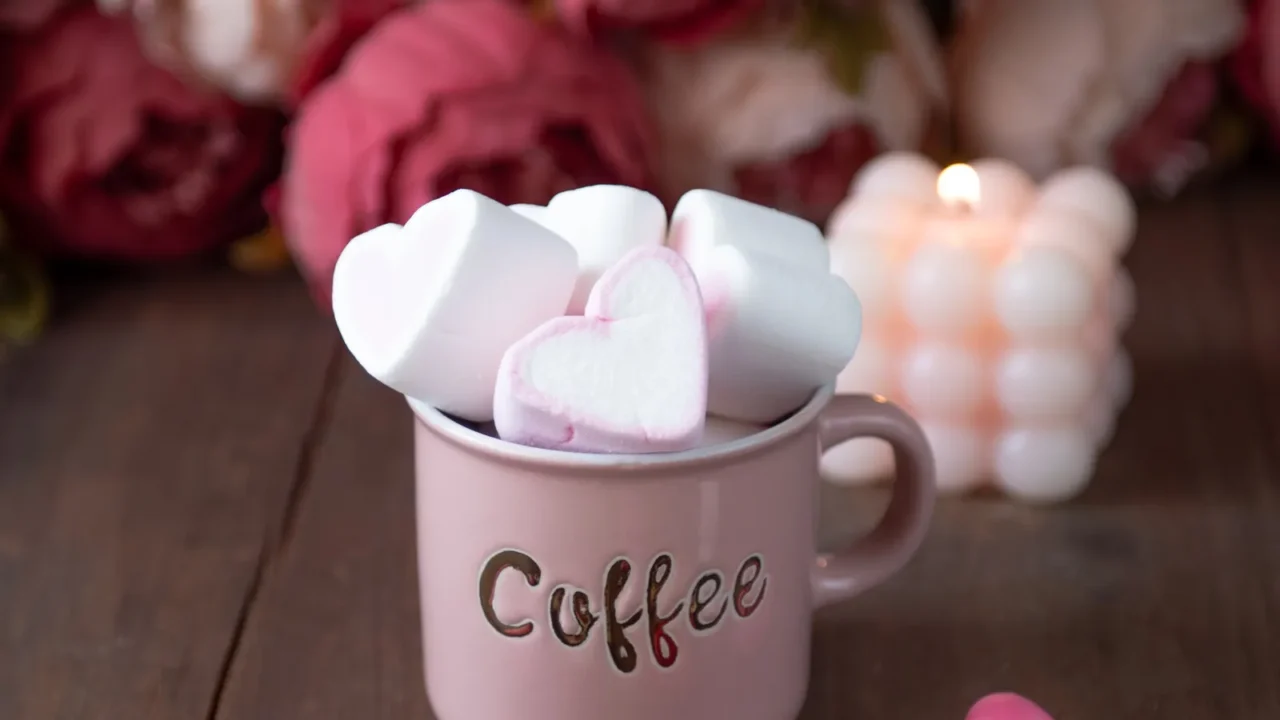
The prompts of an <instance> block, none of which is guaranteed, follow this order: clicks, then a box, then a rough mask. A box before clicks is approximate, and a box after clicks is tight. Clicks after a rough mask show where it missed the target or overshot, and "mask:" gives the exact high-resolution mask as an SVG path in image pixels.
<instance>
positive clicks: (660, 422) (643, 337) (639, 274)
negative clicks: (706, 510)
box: [493, 246, 707, 453]
mask: <svg viewBox="0 0 1280 720" xmlns="http://www.w3.org/2000/svg"><path fill="white" fill-rule="evenodd" d="M585 313H586V314H585V315H584V316H582V317H559V318H554V319H552V320H550V321H547V322H546V323H544V324H543V325H542V326H540V327H539V328H537V329H536V330H534V331H533V332H531V333H529V334H528V335H526V336H525V337H524V338H523V339H521V340H520V341H518V342H516V343H515V344H514V345H512V346H511V347H510V348H509V349H508V350H507V352H506V354H505V355H504V356H503V358H502V363H501V365H500V367H499V369H498V380H497V387H496V390H495V393H494V404H493V414H494V425H495V426H496V427H497V430H498V435H499V437H501V438H502V439H503V440H507V441H509V442H515V443H520V444H522V445H531V446H535V447H544V448H553V449H558V450H573V451H579V452H596V453H656V452H674V451H679V450H687V449H690V448H693V447H696V446H697V445H698V443H699V441H700V440H701V436H702V431H703V424H704V418H705V415H706V409H707V330H706V321H705V319H704V316H703V307H702V296H701V293H700V292H699V289H698V283H697V280H695V279H694V275H693V271H692V270H691V269H690V268H689V266H688V265H687V264H686V263H685V261H684V260H683V259H681V257H680V256H679V255H678V254H676V253H675V252H673V251H672V250H669V249H667V248H665V247H660V246H656V247H642V248H637V249H635V250H632V251H631V252H630V253H628V254H626V255H625V256H623V257H622V259H621V260H619V261H618V262H617V264H615V265H613V266H612V267H611V268H609V269H608V270H607V271H605V273H604V274H603V275H602V276H601V277H600V280H599V281H598V282H597V283H596V284H595V286H594V287H593V288H592V289H591V293H590V295H589V296H588V298H587V304H586V311H585Z"/></svg>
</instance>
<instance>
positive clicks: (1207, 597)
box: [0, 177, 1280, 720]
mask: <svg viewBox="0 0 1280 720" xmlns="http://www.w3.org/2000/svg"><path fill="white" fill-rule="evenodd" d="M1127 264H1128V266H1129V268H1130V270H1131V271H1132V273H1133V275H1134V277H1135V280H1136V282H1137V287H1138V299H1139V311H1138V318H1137V321H1136V323H1135V325H1134V327H1133V329H1132V330H1131V331H1130V333H1129V336H1128V338H1127V340H1126V342H1127V345H1128V347H1129V349H1130V351H1131V353H1132V355H1133V357H1134V360H1135V366H1136V391H1135V397H1134V400H1133V403H1132V404H1131V406H1130V407H1129V409H1128V410H1127V411H1126V412H1125V414H1124V416H1123V417H1122V419H1121V423H1120V429H1119V432H1118V434H1117V436H1116V439H1115V441H1114V443H1113V445H1112V447H1111V448H1110V449H1109V450H1108V451H1107V453H1106V454H1105V455H1104V457H1103V458H1102V460H1101V462H1100V465H1099V468H1098V474H1097V477H1096V479H1095V481H1094V483H1093V485H1092V486H1091V487H1090V489H1089V490H1088V491H1087V493H1086V494H1085V495H1084V496H1083V497H1082V498H1080V499H1079V500H1078V501H1077V502H1074V503H1072V504H1069V505H1065V506H1061V507H1056V508H1051V509H1034V508H1021V507H1017V506H1013V505H1010V504H1007V503H1004V502H1001V501H999V500H998V499H996V498H991V497H979V498H970V499H964V500H951V501H946V502H944V503H943V505H942V506H941V507H940V509H939V512H938V517H937V522H936V524H935V527H934V529H933V531H932V533H931V535H930V537H929V540H928V541H927V542H926V545H925V547H924V549H923V550H922V551H921V553H920V555H919V556H918V557H917V559H916V560H915V561H914V562H913V563H912V564H911V565H910V566H909V568H908V569H907V570H906V571H904V572H903V573H902V574H901V575H900V576H898V577H897V578H895V579H894V580H892V581H891V582H890V583H888V584H887V585H885V586H883V587H882V588H879V589H877V590H875V591H873V592H871V593H869V594H867V595H866V596H864V597H863V598H862V599H860V600H858V601H856V602H853V603H849V604H847V605H843V606H840V607H838V608H833V609H831V610H829V611H826V612H824V613H822V614H821V616H820V617H819V619H818V621H817V623H816V624H815V627H814V643H815V645H814V666H813V677H812V682H811V692H810V699H809V703H808V705H807V707H806V709H805V711H804V714H803V716H802V720H848V719H851V718H859V719H864V720H906V719H910V720H961V719H962V718H963V716H964V712H965V710H966V709H967V707H968V706H969V705H970V704H971V703H972V702H973V701H974V700H976V699H977V698H978V697H979V696H981V695H983V694H985V693H988V692H994V691H1000V690H1013V691H1017V692H1020V693H1023V694H1025V695H1027V696H1029V697H1032V698H1034V699H1036V700H1037V701H1039V702H1040V703H1041V704H1043V705H1044V706H1045V707H1046V708H1047V709H1048V710H1049V711H1050V712H1051V713H1053V715H1054V717H1055V718H1056V720H1098V719H1101V718H1107V720H1139V719H1142V720H1163V719H1166V718H1167V719H1168V720H1275V719H1276V718H1280V178H1274V177H1272V178H1266V177H1262V178H1260V177H1248V178H1242V179H1235V180H1232V181H1230V182H1228V183H1226V184H1224V185H1222V186H1220V187H1215V188H1211V189H1200V190H1196V191H1194V192H1191V193H1189V194H1188V195H1186V196H1184V197H1182V198H1180V199H1179V200H1177V201H1176V202H1174V203H1171V204H1166V205H1157V204H1153V205H1149V206H1147V207H1144V210H1143V214H1142V219H1141V228H1140V237H1139V239H1138V241H1137V243H1136V244H1135V248H1134V250H1133V252H1132V253H1131V254H1130V256H1129V258H1128V260H1127ZM72 295H73V297H72V298H71V299H69V300H68V302H67V307H66V308H65V312H64V313H63V315H62V316H61V317H60V318H59V322H58V324H57V325H56V326H55V327H54V328H53V330H52V331H51V333H50V335H49V336H48V337H47V338H46V339H45V340H44V341H43V342H42V343H41V344H39V345H37V346H35V347H33V348H29V349H23V350H18V351H15V352H12V353H9V354H8V356H6V357H4V358H3V359H0V719H3V720H64V719H66V720H72V719H76V720H79V719H81V718H93V719H97V718H103V719H108V718H110V719H113V720H114V719H117V718H119V719H127V720H150V719H155V720H185V719H186V718H196V719H200V720H293V719H295V718H297V719H303V718H305V719H313V720H350V719H352V718H359V719H360V720H425V719H427V718H431V717H432V715H431V714H430V711H429V709H428V703H427V699H426V697H425V695H424V691H423V689H422V664H421V638H420V630H419V624H418V619H417V606H416V602H417V598H416V592H417V590H416V565H415V559H414V547H413V488H412V479H411V473H412V466H411V428H410V415H409V412H408V410H407V408H406V407H405V405H404V403H403V402H402V401H401V400H400V399H399V398H398V397H397V396H395V395H394V394H393V393H391V392H390V391H388V390H386V389H384V388H382V387H380V386H379V385H377V383H375V382H373V381H372V380H370V379H369V378H368V377H367V376H366V375H365V374H364V373H363V372H362V371H361V370H359V368H357V367H356V366H355V365H354V364H353V363H352V362H351V361H350V360H349V359H348V357H347V355H346V354H345V351H343V350H341V348H340V345H339V343H338V341H337V338H336V335H335V334H334V333H333V332H332V330H331V329H330V328H329V323H328V322H327V321H325V320H324V319H323V318H322V317H320V316H319V314H318V313H317V312H316V311H315V310H314V309H313V307H312V306H311V305H310V304H309V302H308V300H307V298H306V295H305V292H304V290H303V288H302V287H301V286H300V285H299V283H298V282H297V281H296V280H295V279H291V278H284V279H276V280H254V279H246V278H238V277H235V276H233V275H231V274H229V273H222V272H219V271H184V272H183V273H180V274H178V275H176V276H168V277H165V278H163V279H154V278H146V277H141V278H137V277H135V278H125V279H122V278H113V279H111V280H104V281H95V282H91V283H88V284H87V285H86V286H84V287H81V288H78V289H77V290H76V291H75V292H74V293H73V294H72ZM883 502H884V497H883V492H882V491H876V490H835V489H826V490H824V493H823V508H822V516H823V523H824V542H826V543H828V544H831V545H838V544H839V543H840V542H842V541H843V540H844V539H846V538H848V537H851V536H853V535H855V534H856V533H857V532H859V530H860V529H861V528H865V527H866V526H867V525H868V524H869V523H870V522H872V521H873V520H874V517H875V513H877V512H878V511H879V509H880V508H881V507H882V506H883ZM450 720H454V719H450ZM460 720H485V719H483V718H477V719H460ZM655 720H656V719H655Z"/></svg>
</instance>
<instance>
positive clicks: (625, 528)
mask: <svg viewBox="0 0 1280 720" xmlns="http://www.w3.org/2000/svg"><path fill="white" fill-rule="evenodd" d="M832 395H833V391H832V389H831V388H829V387H828V388H826V389H824V390H822V391H820V392H819V393H817V395H815V396H814V398H813V399H812V400H811V401H810V402H809V403H808V404H807V405H806V406H805V407H804V408H803V409H801V410H800V411H799V412H797V413H796V414H795V415H794V416H792V417H791V418H789V419H787V420H785V421H783V422H781V423H779V424H777V425H775V426H773V427H771V428H769V429H767V430H764V431H762V432H760V433H757V434H755V435H752V436H751V437H748V438H744V439H742V440H738V441H734V442H730V443H725V444H722V445H716V446H712V447H706V448H700V449H697V450H690V451H687V452H681V453H670V454H662V455H626V456H618V455H589V454H578V453H568V452H559V451H553V450H540V449H535V448H529V447H523V446H520V445H514V444H511V443H505V442H502V441H500V440H497V439H495V438H492V437H489V436H487V435H484V434H482V433H479V432H476V431H473V430H471V429H468V428H466V427H464V426H463V425H460V424H458V423H456V422H454V421H453V420H451V419H449V418H447V417H446V416H444V415H443V414H441V413H440V412H438V411H436V410H434V409H432V408H429V407H426V406H423V405H421V404H419V403H411V404H412V405H413V408H414V411H415V413H416V414H417V416H418V420H419V422H418V423H417V429H416V433H415V443H416V455H417V509H418V514H417V515H418V571H419V581H420V587H421V601H422V632H423V649H424V655H425V668H426V683H427V695H428V696H429V698H430V701H431V705H432V707H433V708H434V710H435V713H436V715H437V716H438V717H439V718H440V720H606V719H607V720H655V719H657V718H662V719H664V720H703V719H706V720H721V719H722V718H732V719H733V720H794V718H795V717H796V716H797V715H798V714H799V712H800V708H801V706H802V705H803V703H804V699H805V693H806V691H807V686H808V675H809V643H810V633H811V623H812V619H813V613H814V610H815V609H816V608H818V607H821V606H824V605H828V604H831V603H835V602H840V601H843V600H846V599H848V598H851V597H853V596H855V595H857V594H858V593H860V592H862V591H864V590H866V589H868V588H870V587H872V586H874V585H877V584H879V583H881V582H883V581H884V580H885V579H886V578H888V577H889V576H890V575H892V574H893V573H894V572H896V571H897V570H898V569H900V568H901V567H902V566H903V565H904V564H906V562H907V560H908V559H909V558H910V557H911V555H912V554H913V553H914V552H915V550H916V549H917V548H918V547H919V545H920V543H921V541H922V540H923V538H924V535H925V532H926V530H927V528H928V524H929V518H930V515H931V513H932V510H933V501H934V495H935V488H934V469H933V456H932V454H931V453H930V450H929V445H928V442H927V441H926V440H925V437H924V434H923V433H922V432H921V431H920V427H919V426H918V425H916V423H915V422H914V421H913V420H912V419H911V418H910V417H908V416H907V414H906V413H904V412H903V411H902V410H900V409H899V408H898V407H896V406H894V405H892V404H890V403H888V402H886V401H885V400H884V399H882V398H876V397H870V396H861V395H859V396H841V397H836V398H834V399H833V398H832ZM862 436H871V437H878V438H883V439H885V440H887V441H888V442H889V443H890V444H892V445H893V447H894V450H895V456H896V460H897V468H898V478H897V482H896V483H894V485H893V499H892V501H891V502H890V504H889V508H888V510H887V511H886V513H885V515H884V518H883V519H882V520H881V521H880V523H879V525H878V526H877V527H876V528H875V529H874V530H873V531H872V532H871V533H870V534H869V535H867V536H866V537H865V538H863V539H862V540H860V541H858V542H857V543H856V544H854V546H853V547H852V548H849V549H848V550H846V551H845V552H843V553H840V554H836V555H831V556H827V555H818V554H817V552H816V549H815V534H816V532H815V530H816V527H815V526H816V517H817V509H816V504H817V496H818V458H819V453H820V451H821V449H822V448H825V447H830V446H833V445H835V444H837V443H841V442H844V441H845V440H849V439H850V438H854V437H862Z"/></svg>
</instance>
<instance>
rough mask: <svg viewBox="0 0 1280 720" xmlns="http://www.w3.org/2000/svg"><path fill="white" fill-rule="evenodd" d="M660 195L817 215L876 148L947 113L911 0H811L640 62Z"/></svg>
mask: <svg viewBox="0 0 1280 720" xmlns="http://www.w3.org/2000/svg"><path fill="white" fill-rule="evenodd" d="M642 73H643V78H644V82H645V85H646V89H647V93H648V99H649V105H650V109H651V112H652V115H653V117H654V119H655V121H656V122H657V124H658V126H659V130H660V136H661V139H662V146H661V155H660V161H659V163H658V166H659V173H660V178H661V184H662V190H663V193H664V195H665V197H666V198H668V199H669V200H674V199H675V198H677V197H679V195H680V194H682V193H684V192H685V191H687V190H690V189H693V188H713V189H716V190H720V191H723V192H727V193H731V194H736V195H739V196H741V197H744V198H746V199H749V200H751V201H753V202H758V203H762V204H765V205H770V206H773V207H777V208H779V209H782V210H785V211H787V212H791V213H794V214H797V215H802V216H804V217H808V218H810V219H812V220H815V221H818V222H821V221H823V220H824V219H825V218H826V216H827V215H828V214H829V213H830V212H831V211H832V210H833V209H834V208H835V206H836V205H837V204H838V203H839V202H840V201H841V200H842V199H843V198H844V196H845V195H846V194H847V193H848V190H849V186H850V183H851V181H852V179H853V176H854V175H855V174H856V173H857V171H858V170H859V169H860V168H861V167H862V165H863V164H864V163H866V162H867V161H868V160H870V159H871V158H872V157H874V156H875V155H876V154H878V153H880V152H882V151H884V150H906V149H912V150H914V149H919V148H920V147H921V145H922V144H923V143H924V142H925V139H926V135H927V133H928V131H929V130H930V128H931V126H932V124H933V122H934V121H935V120H937V119H938V118H939V116H940V113H941V112H942V111H943V110H944V109H945V104H946V85H945V73H944V69H943V66H942V62H941V55H940V53H939V51H938V48H937V46H936V42H935V40H934V38H933V35H932V30H931V29H930V27H929V25H928V20H927V18H926V17H925V16H924V15H923V14H922V13H921V12H920V9H919V7H918V6H916V5H915V4H914V2H913V0H875V1H873V2H866V3H862V4H860V5H856V6H849V5H848V4H845V3H839V2H836V1H835V0H808V1H806V2H803V3H801V4H799V5H798V6H797V7H796V8H794V9H793V11H791V12H786V13H781V14H778V15H771V16H769V17H768V18H763V19H762V20H761V22H759V23H757V24H756V25H755V26H754V27H752V28H750V29H749V30H748V31H745V32H739V33H735V34H732V35H730V36H727V37H724V38H723V39H718V40H717V41H714V42H711V43H708V44H704V45H701V46H696V47H664V46H661V45H654V46H652V47H650V48H649V52H648V53H647V55H646V56H645V57H644V59H643V61H642Z"/></svg>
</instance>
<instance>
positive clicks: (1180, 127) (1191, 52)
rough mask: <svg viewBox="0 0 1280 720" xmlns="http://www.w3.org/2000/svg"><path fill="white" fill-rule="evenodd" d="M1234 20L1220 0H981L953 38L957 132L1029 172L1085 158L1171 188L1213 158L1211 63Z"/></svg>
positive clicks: (1238, 16) (1238, 14)
mask: <svg viewBox="0 0 1280 720" xmlns="http://www.w3.org/2000/svg"><path fill="white" fill-rule="evenodd" d="M1244 28H1245V19H1244V13H1243V11H1242V8H1241V7H1240V6H1239V5H1238V4H1237V3H1235V2H1219V1H1218V0H1107V2H1104V3H1091V2H1057V1H1056V0H984V2H982V3H977V4H975V5H974V6H973V7H972V8H971V10H970V11H969V12H967V13H965V15H964V18H963V21H962V22H961V25H960V29H959V32H958V35H957V37H956V39H955V41H954V53H953V59H952V64H953V67H952V70H953V75H954V82H953V88H954V100H955V117H956V126H957V129H958V134H959V138H960V141H961V143H962V145H963V146H964V149H965V150H966V151H967V152H968V153H969V154H971V155H975V156H996V157H1003V158H1006V159H1009V160H1012V161H1013V162H1015V163H1017V164H1018V165H1020V166H1022V167H1023V169H1025V170H1027V171H1028V172H1029V173H1031V174H1032V175H1033V176H1035V177H1037V178H1044V177H1047V176H1049V175H1051V174H1053V173H1054V172H1056V171H1058V170H1060V169H1062V168H1064V167H1068V166H1071V165H1078V164H1084V165H1092V166H1096V167H1102V168H1105V169H1108V170H1113V171H1114V172H1116V174H1117V175H1120V176H1122V177H1123V179H1124V180H1125V181H1126V182H1128V183H1129V184H1130V185H1133V186H1135V187H1142V188H1151V189H1155V190H1158V191H1160V192H1161V193H1164V194H1166V195H1171V194H1173V193H1175V192H1177V191H1178V190H1179V189H1180V188H1181V187H1182V186H1183V185H1185V184H1186V183H1187V182H1188V181H1189V180H1190V179H1191V177H1192V176H1193V175H1194V174H1196V173H1198V172H1200V171H1202V170H1204V169H1206V168H1208V167H1210V166H1211V165H1212V164H1213V162H1214V160H1215V158H1214V157H1213V148H1212V147H1210V142H1209V140H1208V137H1207V136H1208V135H1209V132H1210V130H1211V127H1210V120H1211V118H1212V116H1213V111H1214V106H1215V103H1216V102H1217V98H1218V92H1219V89H1220V88H1219V84H1220V81H1219V78H1218V74H1217V72H1216V71H1215V70H1214V69H1213V68H1214V67H1216V66H1217V64H1218V63H1219V61H1220V60H1222V59H1223V58H1224V57H1226V56H1227V55H1229V54H1230V53H1231V52H1232V51H1233V49H1234V48H1235V47H1236V46H1237V44H1238V43H1239V42H1240V39H1241V37H1242V34H1243V31H1244Z"/></svg>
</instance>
